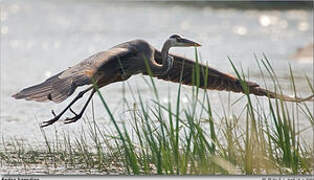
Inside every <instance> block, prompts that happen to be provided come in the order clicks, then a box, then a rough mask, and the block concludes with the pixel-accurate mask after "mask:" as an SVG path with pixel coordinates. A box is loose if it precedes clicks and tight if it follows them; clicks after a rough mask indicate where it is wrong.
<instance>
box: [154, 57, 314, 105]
mask: <svg viewBox="0 0 314 180" xmlns="http://www.w3.org/2000/svg"><path fill="white" fill-rule="evenodd" d="M171 56H172V57H173V58H174V62H173V67H172V68H171V69H170V70H169V71H168V73H166V74H164V75H159V76H157V78H159V79H164V80H167V81H172V82H181V83H182V84H185V85H195V84H196V79H195V77H196V72H197V71H196V65H197V64H196V63H195V61H192V60H190V59H188V58H184V57H180V56H177V55H172V54H171ZM155 59H156V61H157V62H158V63H161V56H160V52H158V51H157V52H156V53H155ZM198 65H199V71H198V72H200V75H199V87H200V88H203V89H215V90H221V91H222V90H225V91H233V92H242V93H244V92H245V91H244V88H243V87H242V85H241V81H240V80H239V79H238V78H236V77H234V76H232V75H230V74H226V73H223V72H220V71H218V70H216V69H214V68H211V67H209V66H206V65H203V64H198ZM206 74H207V77H206V76H205V75H206ZM206 80H207V81H206ZM245 84H246V85H247V87H248V90H249V93H250V94H255V95H258V96H268V97H270V98H278V99H282V100H284V101H292V102H301V101H307V100H313V96H314V95H312V96H309V97H307V98H303V99H302V98H294V97H289V96H285V95H281V94H277V93H275V92H271V91H269V90H266V89H264V88H262V87H260V86H259V85H258V84H256V83H254V82H251V81H245Z"/></svg>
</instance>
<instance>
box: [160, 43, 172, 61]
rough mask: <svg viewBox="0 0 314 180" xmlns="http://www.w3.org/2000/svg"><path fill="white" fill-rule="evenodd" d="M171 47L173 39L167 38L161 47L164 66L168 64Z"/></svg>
mask: <svg viewBox="0 0 314 180" xmlns="http://www.w3.org/2000/svg"><path fill="white" fill-rule="evenodd" d="M170 48H171V41H170V40H167V41H166V42H165V43H164V45H163V46H162V49H161V58H162V65H163V66H165V65H168V54H169V49H170Z"/></svg>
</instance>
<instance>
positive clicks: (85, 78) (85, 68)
mask: <svg viewBox="0 0 314 180" xmlns="http://www.w3.org/2000/svg"><path fill="white" fill-rule="evenodd" d="M129 53H131V52H130V51H129V50H128V49H125V48H112V49H109V50H108V51H103V52H100V53H97V54H95V55H93V56H90V57H88V58H87V59H85V60H83V61H82V62H81V63H79V64H77V65H75V66H72V67H69V68H68V69H67V70H64V71H62V72H60V73H58V74H56V75H54V76H52V77H50V78H49V79H47V80H46V81H44V82H42V83H40V84H37V85H35V86H31V87H28V88H25V89H23V90H21V91H20V92H18V93H16V94H14V95H13V97H15V98H16V99H26V100H32V101H38V102H44V101H48V100H51V101H54V102H56V103H59V102H62V101H64V100H65V99H66V98H67V97H69V96H71V95H72V94H73V92H74V91H75V89H76V88H77V87H78V86H84V85H88V84H91V83H92V78H93V77H94V76H95V74H96V73H97V72H98V70H99V68H100V67H102V66H103V65H105V64H106V63H109V62H112V60H114V59H115V58H118V57H123V56H126V55H127V54H129Z"/></svg>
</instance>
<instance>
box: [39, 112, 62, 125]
mask: <svg viewBox="0 0 314 180" xmlns="http://www.w3.org/2000/svg"><path fill="white" fill-rule="evenodd" d="M59 119H60V116H56V115H55V114H54V118H52V119H50V120H48V121H44V122H42V123H41V125H40V127H41V128H44V127H47V126H50V125H51V124H53V123H55V122H56V121H58V120H59Z"/></svg>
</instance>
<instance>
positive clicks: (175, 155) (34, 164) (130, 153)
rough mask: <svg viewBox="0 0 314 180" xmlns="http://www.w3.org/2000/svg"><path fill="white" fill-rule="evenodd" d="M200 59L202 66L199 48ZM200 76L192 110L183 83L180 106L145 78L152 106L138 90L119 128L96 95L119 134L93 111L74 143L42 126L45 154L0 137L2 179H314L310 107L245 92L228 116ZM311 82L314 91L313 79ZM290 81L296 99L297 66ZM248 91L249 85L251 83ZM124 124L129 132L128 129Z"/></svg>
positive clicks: (265, 72) (265, 67)
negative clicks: (101, 122) (165, 98)
mask: <svg viewBox="0 0 314 180" xmlns="http://www.w3.org/2000/svg"><path fill="white" fill-rule="evenodd" d="M195 58H196V62H198V53H197V51H196V50H195ZM229 60H230V59H229ZM256 62H257V64H258V67H259V69H260V72H261V74H262V77H263V78H264V82H265V81H266V80H265V78H266V77H270V78H269V79H270V80H271V81H272V82H273V84H274V85H275V86H274V90H275V92H278V93H281V88H280V84H279V82H278V80H277V78H276V74H275V71H274V70H273V69H272V67H271V65H270V62H269V60H268V59H267V57H266V56H264V57H263V58H262V59H258V58H257V57H256ZM230 63H231V65H232V67H233V69H234V72H235V74H236V75H237V77H238V78H239V79H243V80H244V73H243V71H240V70H239V69H237V68H236V67H235V66H234V65H233V63H232V61H231V60H230ZM199 71H200V70H199V67H198V66H197V65H196V67H195V73H193V74H194V76H193V80H194V82H195V85H196V86H194V87H191V88H193V90H192V94H190V95H188V96H187V98H188V99H189V102H190V103H189V104H187V105H183V103H181V98H182V96H184V94H181V84H179V85H178V91H177V94H175V96H176V101H175V102H173V101H172V102H171V101H169V102H167V103H161V102H160V98H159V94H158V88H157V87H156V84H155V82H154V79H153V78H152V77H149V78H147V79H146V83H147V85H148V86H149V87H150V88H151V92H152V100H151V101H149V103H147V101H146V100H145V101H144V100H143V99H142V97H141V94H140V93H135V94H133V96H134V97H133V98H134V100H136V101H135V102H136V103H135V102H127V101H126V100H125V99H124V105H125V106H126V107H127V109H128V112H129V113H130V114H129V115H130V120H129V121H128V122H124V121H123V123H120V119H117V117H115V116H114V115H113V113H112V111H111V109H110V104H109V102H108V101H106V99H105V98H104V97H103V96H102V94H101V92H100V91H98V90H97V94H98V96H99V98H100V99H101V101H102V104H103V106H104V110H105V111H104V113H106V114H107V115H109V119H110V121H111V122H112V124H113V125H114V127H115V129H108V128H106V127H103V126H100V125H99V124H98V123H97V122H96V121H95V118H94V117H95V116H96V115H97V114H96V115H95V114H94V113H93V114H92V117H87V118H84V122H85V123H83V124H84V126H85V129H87V130H78V133H77V134H75V138H74V140H71V138H70V134H69V133H67V132H57V130H56V132H55V134H49V135H47V134H46V133H45V129H42V130H41V131H42V136H43V139H44V140H45V141H44V142H45V146H43V147H41V149H39V150H38V149H34V148H32V146H31V145H29V144H25V143H24V142H23V141H19V140H14V139H13V140H11V141H10V143H9V144H8V143H7V142H5V140H4V138H5V137H2V143H1V144H2V145H1V146H2V147H1V146H0V149H1V151H0V172H1V174H9V175H16V174H20V175H27V174H32V175H36V174H38V175H45V174H50V175H56V174H58V175H60V174H68V175H69V174H71V175H84V174H92V175H107V174H109V175H118V174H123V175H156V174H162V175H313V174H314V148H313V142H312V141H313V137H311V138H312V139H311V140H312V141H311V140H308V139H304V137H303V136H302V135H303V133H304V132H305V131H312V133H314V119H313V110H311V109H310V108H309V107H308V106H307V104H306V103H291V102H289V103H288V102H283V101H281V100H279V99H275V100H274V99H271V100H270V99H267V97H265V98H261V97H259V98H256V97H255V96H253V95H244V96H242V98H240V99H238V100H237V101H235V102H230V101H229V102H221V103H222V104H227V105H228V108H226V109H223V114H219V115H216V114H214V111H213V109H214V108H215V106H218V105H217V104H212V103H211V101H210V98H209V97H208V95H207V90H200V89H199V88H198V86H199V77H200V75H204V76H205V78H206V73H207V72H199ZM267 79H268V78H267ZM305 79H306V80H307V82H308V87H309V89H310V90H311V93H312V94H313V93H314V89H313V84H312V81H313V80H312V79H310V78H308V77H306V78H305ZM290 84H291V88H292V90H293V92H294V95H298V94H297V92H296V88H295V81H294V75H293V72H292V70H291V68H290ZM242 86H243V87H244V88H245V83H244V84H242ZM134 92H136V91H134ZM213 93H215V92H213ZM253 98H254V101H253ZM255 99H256V100H255ZM239 101H245V102H246V103H245V105H244V106H243V109H242V111H241V112H236V113H235V112H232V111H230V109H232V106H236V105H237V104H238V103H239ZM92 109H93V106H92ZM299 117H304V118H305V120H304V121H307V122H308V124H309V126H308V127H306V128H305V129H300V128H299V126H298V123H299V122H300V119H299ZM118 121H119V123H118ZM126 123H129V124H130V127H131V128H126ZM128 127H129V126H128ZM82 129H83V128H82ZM71 136H74V135H73V134H71ZM313 136H314V134H313ZM51 137H55V138H51ZM87 139H91V140H92V141H87ZM90 142H92V143H90Z"/></svg>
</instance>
